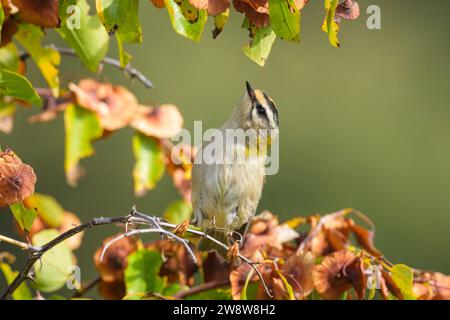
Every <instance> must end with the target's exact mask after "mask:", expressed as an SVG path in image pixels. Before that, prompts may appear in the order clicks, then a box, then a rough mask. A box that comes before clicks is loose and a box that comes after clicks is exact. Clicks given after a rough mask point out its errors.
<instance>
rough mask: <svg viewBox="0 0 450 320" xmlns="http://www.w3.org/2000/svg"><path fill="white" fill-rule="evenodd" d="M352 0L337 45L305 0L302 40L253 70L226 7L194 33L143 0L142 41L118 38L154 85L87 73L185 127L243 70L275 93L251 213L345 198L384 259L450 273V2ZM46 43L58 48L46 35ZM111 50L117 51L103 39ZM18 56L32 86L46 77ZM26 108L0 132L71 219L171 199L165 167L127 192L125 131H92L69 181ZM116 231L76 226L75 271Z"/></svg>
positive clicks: (339, 204)
mask: <svg viewBox="0 0 450 320" xmlns="http://www.w3.org/2000/svg"><path fill="white" fill-rule="evenodd" d="M358 2H359V3H360V6H361V16H360V18H359V19H358V20H356V21H352V22H347V21H344V23H343V24H342V27H341V31H340V33H339V37H340V40H341V45H342V46H341V48H340V49H334V48H332V47H331V46H330V45H329V43H328V41H327V38H326V35H325V34H324V33H322V32H321V30H320V25H321V22H322V18H323V15H324V13H323V1H314V0H312V1H310V4H309V5H308V6H307V7H306V8H305V10H304V12H303V15H302V23H301V26H302V30H301V36H302V40H301V43H300V44H293V43H288V42H283V41H280V40H277V41H276V42H275V44H274V47H273V49H272V53H271V55H270V57H269V61H268V63H267V65H266V67H264V68H261V67H259V66H258V65H256V64H255V63H253V62H252V61H250V60H249V59H248V58H247V57H246V56H245V55H244V53H243V51H242V48H241V47H242V45H244V44H245V43H246V42H247V31H245V30H242V29H240V24H241V22H242V19H243V17H242V15H240V14H237V13H236V12H232V14H231V20H230V21H229V23H228V25H227V26H226V28H225V30H224V32H223V33H222V34H221V35H220V36H219V37H218V39H216V40H213V39H212V37H211V34H210V33H209V30H211V29H212V22H211V21H209V22H208V25H209V27H208V30H207V31H205V34H204V35H203V39H202V41H201V42H200V43H194V42H191V41H189V40H187V39H184V38H183V37H181V36H179V35H177V34H176V33H175V32H174V31H173V30H172V28H171V25H170V22H169V19H168V15H167V12H166V11H165V10H158V9H155V8H154V7H153V6H152V5H151V4H150V3H149V1H141V13H140V14H141V22H142V24H143V32H144V44H143V45H140V46H138V45H137V46H132V47H129V48H130V52H131V53H132V54H133V55H134V59H133V60H132V63H133V65H134V66H135V67H136V68H138V69H139V70H141V71H142V72H143V73H144V74H146V75H148V77H149V78H151V79H152V80H153V81H154V83H155V88H154V89H152V90H148V89H145V88H144V87H143V86H142V85H141V84H140V83H139V82H136V81H130V80H129V79H127V78H126V77H124V76H123V74H122V73H121V72H120V71H118V70H115V69H113V68H111V67H108V66H105V69H104V71H103V72H102V73H101V74H100V75H99V76H98V78H99V79H101V80H105V81H111V82H114V83H117V84H123V85H125V86H126V87H127V88H129V89H130V90H131V91H133V92H134V93H135V94H136V95H137V96H138V97H139V99H140V101H141V102H142V103H154V102H156V103H166V102H171V103H174V104H176V105H177V106H178V107H179V108H180V110H181V112H182V114H183V115H184V118H185V126H186V128H188V129H192V127H193V121H194V120H202V121H203V127H204V128H210V127H218V126H220V125H221V124H222V123H223V122H224V121H225V120H226V119H227V117H228V116H229V114H230V113H231V110H232V108H233V107H234V105H235V103H236V102H237V101H238V100H239V98H240V97H241V95H242V94H243V92H244V81H245V80H249V81H250V82H251V83H252V84H253V86H254V87H257V88H261V89H263V90H265V91H266V92H267V93H268V94H269V95H270V96H271V97H272V98H273V99H274V100H275V102H276V104H277V106H278V108H279V113H280V126H281V132H280V152H281V154H280V158H281V159H280V171H279V173H278V174H277V175H275V176H270V177H268V178H267V183H266V185H265V189H264V193H263V198H262V200H261V202H260V206H259V210H263V209H269V210H271V211H272V212H274V213H276V214H278V215H279V216H280V217H282V219H285V218H289V217H292V216H297V215H309V214H313V213H328V212H332V211H336V210H338V209H341V208H345V207H354V208H357V209H359V210H361V211H362V212H364V213H365V214H366V215H368V216H369V217H370V218H371V219H372V220H373V221H374V222H375V224H376V226H377V233H376V239H375V240H376V245H377V246H378V247H379V248H380V249H381V250H382V251H383V252H384V253H385V254H386V255H387V257H389V258H390V259H391V260H392V261H393V262H402V263H406V264H408V265H411V266H414V267H418V268H426V269H436V270H440V271H442V272H446V273H450V254H449V253H450V234H449V232H450V105H449V101H450V87H449V80H450V63H449V57H450V42H449V40H450V22H449V21H450V2H449V1H447V0H435V1H428V2H426V3H424V2H423V1H411V0H396V1H392V0H390V1H365V0H359V1H358ZM370 4H378V5H379V6H380V7H381V18H382V29H381V30H368V29H367V28H366V19H367V17H368V15H367V14H366V8H367V6H368V5H370ZM47 41H48V42H49V43H50V42H53V43H57V44H59V45H63V44H62V43H61V41H60V40H59V39H58V37H57V36H56V35H55V34H54V33H53V32H50V37H48V39H47ZM109 56H113V57H117V51H116V48H115V43H112V44H111V51H110V53H109ZM62 65H63V67H62V70H63V71H62V79H63V81H64V82H65V83H67V82H69V81H76V80H78V79H79V78H81V77H84V76H92V75H90V74H89V72H87V71H85V69H84V68H83V67H82V66H81V64H80V63H79V62H78V61H77V60H76V59H73V58H68V57H65V58H63V63H62ZM28 66H29V69H28V70H29V71H28V72H29V73H28V76H29V77H30V79H31V80H32V82H33V84H34V85H35V86H44V82H43V80H42V78H41V76H40V75H39V73H38V72H37V70H36V68H35V67H34V66H33V64H32V62H31V61H30V62H29V63H28ZM35 112H36V110H25V109H21V110H20V112H19V113H18V114H17V116H16V122H15V128H14V131H13V133H12V134H11V135H9V136H5V135H1V136H0V142H1V144H2V146H9V147H11V148H13V149H14V150H15V151H16V152H17V153H18V154H19V155H20V156H21V157H22V158H23V159H24V160H25V161H26V162H28V163H30V164H31V165H32V166H33V167H34V169H35V171H36V173H37V175H38V184H37V190H38V191H39V192H41V193H46V194H51V195H53V196H55V197H56V198H57V199H58V200H59V201H60V202H61V204H62V205H63V206H64V207H65V208H66V209H67V210H70V211H73V212H75V213H76V214H78V215H79V216H80V217H81V219H82V220H83V221H87V220H88V219H89V218H91V217H98V216H116V215H123V214H126V213H127V211H128V210H129V209H130V207H131V206H132V205H133V204H136V205H137V207H138V208H139V209H140V210H142V211H144V212H146V213H149V214H155V215H158V214H161V213H162V212H163V210H164V208H165V207H166V206H167V205H168V204H169V203H170V202H171V201H172V200H175V199H177V198H178V194H177V192H176V191H175V189H174V187H173V186H172V183H171V180H170V178H168V177H165V178H164V180H163V181H162V183H160V184H159V185H158V187H157V188H156V189H155V190H154V191H151V192H149V193H148V194H147V195H146V196H145V197H143V198H140V199H136V198H135V197H134V195H133V192H132V176H131V170H132V167H133V155H132V150H131V140H130V139H131V136H132V133H133V132H132V130H130V129H126V130H122V131H120V132H118V133H117V134H114V135H113V136H112V137H110V138H109V139H106V140H103V141H99V142H97V143H96V144H95V148H96V150H97V154H96V155H95V156H94V157H92V158H90V159H87V160H86V161H84V162H83V163H82V164H83V165H84V166H85V168H86V170H87V175H86V176H85V177H84V178H82V179H81V181H80V183H79V186H78V187H77V188H71V187H69V186H68V185H67V184H66V182H65V178H64V171H63V161H64V131H63V123H62V118H61V117H59V118H58V120H56V121H54V122H51V123H47V124H33V125H30V124H28V122H27V117H28V116H29V115H31V114H34V113H35ZM11 226H12V219H11V215H10V214H8V213H6V212H2V215H1V217H0V232H1V233H3V234H8V235H14V233H13V232H12V228H11ZM116 232H119V229H118V228H114V227H101V228H98V229H96V230H95V231H89V232H88V233H86V234H85V238H84V243H83V246H82V247H81V248H80V249H79V250H78V251H77V257H78V261H79V263H80V265H81V267H82V278H83V280H88V279H89V278H91V277H93V276H94V275H95V274H96V271H95V268H94V267H93V265H92V255H93V253H94V251H95V250H96V248H97V247H98V246H99V244H100V242H101V240H102V239H103V238H105V237H106V236H108V235H111V234H114V233H116ZM9 249H10V247H6V245H4V244H0V251H3V250H9ZM16 253H17V255H18V256H20V257H23V254H22V253H19V252H16ZM21 261H23V260H20V261H19V263H18V264H16V268H18V267H19V266H20V264H21V263H20V262H21Z"/></svg>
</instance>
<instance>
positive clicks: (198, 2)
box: [189, 0, 230, 16]
mask: <svg viewBox="0 0 450 320" xmlns="http://www.w3.org/2000/svg"><path fill="white" fill-rule="evenodd" d="M189 2H190V3H191V4H192V5H193V6H194V7H195V8H197V9H206V10H207V11H208V15H210V16H217V15H219V14H221V13H223V12H225V11H227V9H228V8H229V7H230V0H189Z"/></svg>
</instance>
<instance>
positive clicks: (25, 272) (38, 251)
mask: <svg viewBox="0 0 450 320" xmlns="http://www.w3.org/2000/svg"><path fill="white" fill-rule="evenodd" d="M129 218H130V215H126V216H123V217H111V218H94V219H92V220H91V221H89V222H87V223H84V224H81V225H79V226H77V227H75V228H73V229H70V230H68V231H66V232H64V233H62V234H61V235H60V236H58V237H56V238H55V239H53V240H52V241H50V242H48V243H47V244H45V245H43V246H41V247H30V248H28V251H29V253H30V256H29V258H28V261H27V262H26V264H25V266H24V267H23V268H22V270H21V271H20V273H19V274H18V275H17V276H16V278H15V279H14V280H13V282H12V283H11V284H10V285H9V286H8V287H7V288H6V290H5V292H3V293H2V295H1V296H0V300H6V299H10V298H11V295H12V294H13V293H14V291H16V289H17V288H18V287H19V286H20V284H22V282H24V281H25V280H26V279H28V277H29V274H30V270H31V268H33V265H34V263H35V262H36V261H37V260H39V259H40V258H41V257H42V255H43V254H44V253H45V252H47V251H48V250H50V249H52V248H53V247H54V246H56V245H58V244H60V243H61V242H63V241H64V240H66V239H68V238H70V237H72V236H74V235H76V234H77V233H80V232H82V231H84V230H88V229H90V228H92V227H94V226H100V225H108V224H116V223H122V224H123V223H125V222H126V221H128V219H129Z"/></svg>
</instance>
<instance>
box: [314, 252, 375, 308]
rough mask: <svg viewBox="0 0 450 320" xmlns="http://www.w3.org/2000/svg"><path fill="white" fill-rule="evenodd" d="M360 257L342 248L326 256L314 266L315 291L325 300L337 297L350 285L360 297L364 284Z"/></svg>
mask: <svg viewBox="0 0 450 320" xmlns="http://www.w3.org/2000/svg"><path fill="white" fill-rule="evenodd" d="M360 260H361V258H359V257H356V256H355V255H354V254H353V253H352V252H350V251H346V250H342V251H337V252H334V253H332V254H330V255H328V256H326V257H325V258H324V259H323V261H322V262H321V263H320V264H319V265H316V266H314V271H313V280H314V285H315V287H316V290H317V292H319V294H320V296H321V297H322V298H324V299H327V300H335V299H339V298H340V297H341V296H342V294H343V293H344V292H346V291H347V290H348V289H350V288H351V287H354V288H355V291H356V292H357V293H358V296H359V297H360V298H362V297H363V292H364V290H365V285H366V281H365V279H366V276H365V273H364V269H363V265H362V261H360Z"/></svg>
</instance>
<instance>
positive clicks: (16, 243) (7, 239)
mask: <svg viewBox="0 0 450 320" xmlns="http://www.w3.org/2000/svg"><path fill="white" fill-rule="evenodd" d="M2 241H3V242H7V243H9V244H12V245H14V246H16V247H19V248H21V249H23V250H39V248H38V247H35V246H33V245H31V244H28V243H26V242H22V241H18V240H15V239H12V238H10V237H7V236H4V235H1V234H0V242H2Z"/></svg>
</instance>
